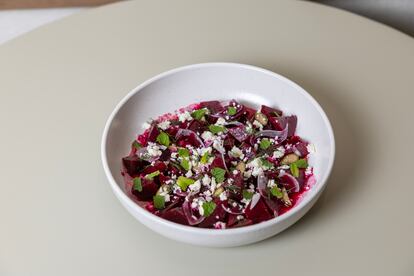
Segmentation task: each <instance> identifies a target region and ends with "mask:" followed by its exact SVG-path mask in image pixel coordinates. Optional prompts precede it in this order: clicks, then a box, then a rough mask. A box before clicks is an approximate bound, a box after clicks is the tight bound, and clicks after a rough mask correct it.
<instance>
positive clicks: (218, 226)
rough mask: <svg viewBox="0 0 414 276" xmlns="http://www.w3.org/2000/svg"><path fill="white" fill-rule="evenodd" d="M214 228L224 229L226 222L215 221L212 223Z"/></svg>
mask: <svg viewBox="0 0 414 276" xmlns="http://www.w3.org/2000/svg"><path fill="white" fill-rule="evenodd" d="M214 228H215V229H226V223H224V222H221V221H217V222H216V223H214Z"/></svg>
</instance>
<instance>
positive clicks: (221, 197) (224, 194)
mask: <svg viewBox="0 0 414 276" xmlns="http://www.w3.org/2000/svg"><path fill="white" fill-rule="evenodd" d="M219 198H220V200H221V201H225V200H227V194H226V192H222V193H221V194H220V196H219Z"/></svg>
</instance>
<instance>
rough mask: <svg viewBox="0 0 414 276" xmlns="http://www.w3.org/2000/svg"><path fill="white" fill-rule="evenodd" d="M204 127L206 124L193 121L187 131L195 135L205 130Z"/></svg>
mask: <svg viewBox="0 0 414 276" xmlns="http://www.w3.org/2000/svg"><path fill="white" fill-rule="evenodd" d="M206 127H207V124H206V123H205V122H201V121H198V120H193V121H192V122H191V123H190V125H189V126H188V129H189V130H192V131H194V132H196V133H197V132H199V133H202V132H203V131H204V130H205V129H206Z"/></svg>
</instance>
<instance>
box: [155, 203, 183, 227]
mask: <svg viewBox="0 0 414 276" xmlns="http://www.w3.org/2000/svg"><path fill="white" fill-rule="evenodd" d="M160 216H161V217H162V218H164V219H167V220H170V221H173V222H176V223H179V224H183V225H188V221H187V218H186V217H185V215H184V212H183V208H181V207H176V208H173V209H170V210H167V211H166V212H164V213H161V214H160Z"/></svg>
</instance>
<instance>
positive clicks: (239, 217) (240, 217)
mask: <svg viewBox="0 0 414 276" xmlns="http://www.w3.org/2000/svg"><path fill="white" fill-rule="evenodd" d="M236 219H237V220H242V219H244V217H243V216H242V215H238V216H237V217H236Z"/></svg>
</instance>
